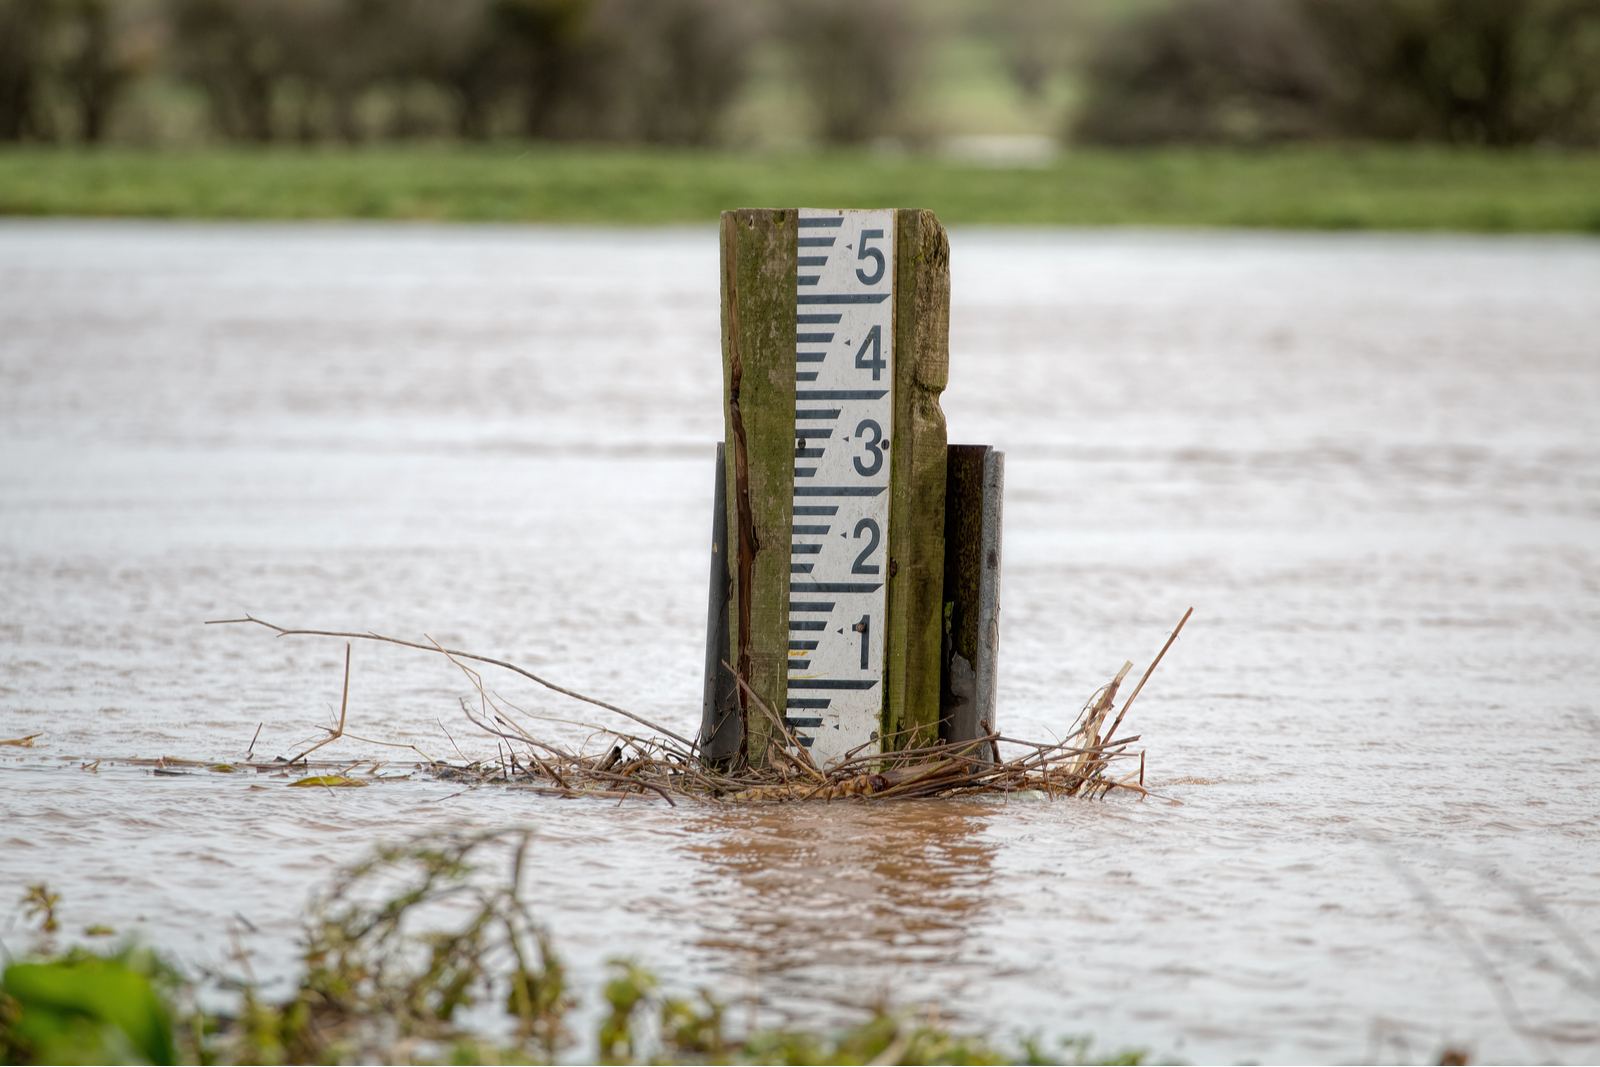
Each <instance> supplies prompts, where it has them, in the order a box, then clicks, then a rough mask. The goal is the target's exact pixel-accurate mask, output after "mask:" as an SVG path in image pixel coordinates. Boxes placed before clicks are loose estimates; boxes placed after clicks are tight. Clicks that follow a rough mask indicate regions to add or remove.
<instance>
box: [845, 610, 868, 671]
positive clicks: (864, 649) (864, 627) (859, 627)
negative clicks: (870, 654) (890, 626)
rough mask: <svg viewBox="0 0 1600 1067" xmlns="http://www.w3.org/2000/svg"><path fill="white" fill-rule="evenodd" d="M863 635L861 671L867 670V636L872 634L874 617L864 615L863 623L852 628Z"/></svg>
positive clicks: (862, 617)
mask: <svg viewBox="0 0 1600 1067" xmlns="http://www.w3.org/2000/svg"><path fill="white" fill-rule="evenodd" d="M850 629H852V630H854V631H855V632H856V633H858V634H860V635H861V669H862V670H866V669H867V635H868V634H870V633H871V632H872V616H871V615H863V616H861V621H860V622H858V623H856V624H855V625H854V626H852V627H850Z"/></svg>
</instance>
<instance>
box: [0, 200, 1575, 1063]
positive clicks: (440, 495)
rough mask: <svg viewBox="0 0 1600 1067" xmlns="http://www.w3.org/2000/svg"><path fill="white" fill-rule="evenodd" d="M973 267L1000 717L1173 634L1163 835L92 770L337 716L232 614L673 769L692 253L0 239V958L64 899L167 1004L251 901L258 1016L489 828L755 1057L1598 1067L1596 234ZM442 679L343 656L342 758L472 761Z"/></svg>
mask: <svg viewBox="0 0 1600 1067" xmlns="http://www.w3.org/2000/svg"><path fill="white" fill-rule="evenodd" d="M952 247H953V265H954V306H953V311H952V323H951V331H952V350H953V357H952V370H951V375H950V388H949V391H948V392H947V394H946V401H945V409H946V412H947V414H948V416H949V423H950V428H951V438H952V440H957V441H975V442H989V443H993V444H996V445H999V446H1001V447H1003V448H1005V449H1006V451H1007V454H1008V468H1009V469H1008V496H1007V500H1006V511H1007V515H1006V518H1007V527H1006V548H1005V551H1006V570H1005V577H1004V590H1003V596H1004V614H1003V632H1004V642H1003V647H1004V656H1003V663H1002V669H1001V677H1000V702H1001V703H1000V707H1001V711H1000V715H1001V719H1002V725H1003V726H1004V727H1005V728H1006V729H1007V730H1008V731H1012V732H1015V733H1017V734H1021V735H1025V736H1044V735H1047V734H1049V733H1050V732H1051V731H1058V732H1059V731H1061V730H1064V729H1065V728H1066V727H1067V725H1068V724H1069V723H1070V722H1071V719H1072V717H1073V714H1074V713H1075V711H1076V710H1077V708H1078V707H1079V705H1080V704H1081V703H1082V701H1083V699H1084V698H1085V697H1087V696H1088V695H1089V693H1090V692H1091V691H1092V690H1093V689H1094V688H1095V687H1096V686H1097V685H1099V684H1100V683H1101V682H1103V681H1105V680H1106V679H1107V678H1108V677H1109V676H1110V675H1111V674H1112V673H1114V672H1115V670H1116V668H1117V667H1118V665H1119V664H1120V663H1121V661H1122V660H1123V659H1124V658H1128V659H1133V660H1135V661H1136V663H1137V664H1139V666H1141V667H1142V666H1143V664H1144V663H1145V662H1146V661H1147V660H1148V658H1149V656H1150V655H1152V654H1153V653H1154V652H1155V650H1156V649H1157V648H1159V646H1160V643H1161V641H1162V639H1163V638H1164V636H1165V633H1166V631H1167V630H1168V628H1170V626H1171V625H1172V624H1173V623H1174V622H1175V621H1176V620H1177V618H1178V616H1179V615H1180V614H1181V613H1182V611H1183V609H1184V608H1185V607H1187V606H1188V605H1191V604H1192V605H1194V606H1195V608H1196V612H1195V617H1194V619H1193V620H1192V621H1191V623H1190V624H1189V627H1188V628H1187V629H1186V630H1185V632H1184V634H1183V636H1182V637H1181V638H1180V640H1179V641H1178V643H1177V645H1176V646H1175V647H1174V649H1173V651H1172V652H1171V653H1170V654H1169V655H1168V658H1167V660H1166V662H1165V663H1164V664H1163V665H1162V667H1161V669H1160V671H1159V672H1158V673H1157V674H1156V676H1155V678H1154V680H1153V681H1152V682H1151V684H1150V686H1149V687H1148V688H1147V689H1146V691H1145V693H1144V695H1143V696H1141V697H1140V699H1139V702H1138V703H1137V704H1136V705H1135V707H1134V711H1133V712H1132V713H1131V719H1132V720H1133V726H1134V727H1135V729H1137V730H1138V731H1139V732H1141V733H1142V734H1143V735H1144V738H1145V742H1144V744H1145V746H1146V747H1147V749H1148V751H1149V779H1150V782H1151V783H1152V785H1153V787H1154V788H1155V789H1156V790H1157V791H1158V792H1159V793H1160V794H1161V796H1162V797H1163V798H1167V799H1156V800H1150V801H1146V802H1143V803H1136V802H1132V801H1130V800H1125V799H1124V800H1112V801H1108V802H1106V803H1099V804H1084V803H1072V802H1058V803H1048V802H1040V801H1030V800H1013V801H1010V802H1007V803H1002V802H997V801H981V802H980V801H963V802H954V803H909V804H898V805H886V806H864V805H858V804H854V803H842V804H833V805H826V806H820V805H809V806H803V807H785V808H773V809H760V810H748V809H746V810H741V809H722V808H717V807H711V806H697V805H692V804H689V805H684V806H681V807H679V808H676V809H668V808H666V807H665V806H663V805H659V804H651V803H644V802H630V803H627V804H625V805H623V806H621V807H617V806H615V805H613V804H610V803H598V802H584V801H560V800H553V799H540V798H535V797H529V796H526V795H517V794H512V793H508V792H506V791H503V790H499V789H494V788H479V789H471V790H463V789H462V788H461V787H459V786H452V785H447V784H442V783H437V782H427V781H407V782H399V783H391V784H386V785H382V786H379V787H373V788H367V789H360V790H342V791H322V790H294V789H288V788H286V787H285V782H284V781H283V780H281V779H274V778H268V777H257V776H248V775H233V776H225V775H216V774H193V775H188V776H181V777H168V776H154V775H152V774H151V773H150V772H149V771H148V770H147V769H144V768H139V767H130V766H127V765H120V764H117V763H115V762H114V761H115V759H116V758H118V757H149V756H157V755H175V756H188V757H197V758H203V759H232V758H237V757H238V756H240V755H241V754H242V753H243V752H244V751H245V749H246V747H247V746H248V745H249V743H250V741H251V738H252V735H253V734H254V733H255V731H256V728H257V724H258V723H264V726H262V728H261V733H260V737H259V739H258V740H257V741H256V747H255V750H256V753H257V754H266V755H276V754H281V753H289V752H292V751H294V750H295V747H296V746H297V744H299V743H301V742H303V741H304V740H305V739H308V738H312V737H314V736H316V731H317V727H318V725H319V724H323V723H326V722H328V721H329V720H330V716H331V714H332V712H333V710H334V709H335V708H336V707H337V702H338V682H339V671H340V666H341V661H342V652H343V650H342V648H341V647H340V646H339V645H338V644H337V643H335V642H317V641H305V642H298V643H291V642H287V641H274V640H272V639H271V638H269V637H267V636H266V635H265V634H262V633H251V632H245V631H243V630H241V629H225V630H219V629H217V628H207V627H204V626H202V625H200V623H201V621H202V620H204V619H206V618H211V617H217V616H223V615H231V614H235V613H238V612H240V611H241V610H249V611H252V612H255V613H257V614H259V615H261V616H263V617H265V618H268V619H272V620H274V621H278V622H282V623H286V624H315V625H319V626H331V627H336V628H353V629H367V628H373V629H380V630H384V631H387V632H391V633H398V634H403V635H408V636H415V635H419V634H423V633H427V634H431V635H433V636H435V637H437V638H439V639H440V640H442V641H445V642H447V643H455V644H457V645H459V646H461V647H466V648H472V649H476V650H479V651H482V652H485V653H489V654H496V655H503V656H506V657H508V658H511V659H513V660H516V661H518V662H520V663H523V664H525V665H527V666H528V667H530V668H532V669H534V670H538V671H542V672H545V673H547V674H549V675H551V676H552V677H554V678H556V679H557V680H559V681H561V682H563V683H565V684H567V685H570V686H572V687H574V688H577V689H579V690H582V691H586V692H591V693H594V694H596V695H598V696H602V697H605V698H607V699H610V700H613V701H616V702H619V703H622V704H624V705H626V706H629V707H631V708H633V709H635V710H638V711H640V712H641V713H643V714H646V715H649V716H652V717H655V718H657V719H659V720H660V721H661V722H663V723H666V724H668V725H669V726H671V727H672V728H674V729H676V730H678V731H679V732H688V731H690V730H692V729H693V726H694V724H695V722H696V720H697V716H698V705H699V694H700V678H699V673H698V672H699V669H700V664H701V662H702V649H703V645H702V641H703V624H704V610H705V589H704V583H705V574H706V558H705V539H706V536H707V532H708V509H709V497H710V491H711V469H710V456H711V443H712V442H713V441H714V440H715V438H716V436H717V435H718V433H719V430H720V414H719V403H720V372H719V369H718V368H719V363H718V349H717V346H718V327H717V315H718V309H717V262H716V255H717V251H716V248H717V246H716V239H715V233H714V231H712V230H710V229H693V230H681V231H670V230H669V231H648V232H644V231H638V232H635V231H586V230H558V229H515V228H508V229H472V228H454V229H452V228H429V227H399V226H331V225H330V226H201V225H179V224H111V223H87V222H85V223H78V222H50V223H6V224H3V225H0V737H14V736H18V735H21V734H28V733H34V732H42V734H43V736H42V737H40V738H39V740H38V742H37V744H36V746H35V747H33V748H31V749H16V748H0V820H3V826H0V940H3V941H4V942H5V944H6V945H7V946H8V947H18V946H20V945H22V944H25V943H26V941H27V935H26V934H25V933H24V932H23V931H22V929H21V928H20V919H19V918H17V915H16V909H15V908H14V906H13V904H12V902H14V901H16V899H17V898H18V897H19V896H20V894H21V891H22V888H23V887H24V886H25V885H26V884H28V883H31V882H34V881H39V880H45V881H48V882H49V883H50V884H51V885H52V886H53V887H54V888H55V889H57V890H58V891H60V892H61V893H62V895H63V897H64V906H63V907H64V915H63V917H64V920H65V922H66V924H67V927H68V928H69V930H76V929H81V928H82V927H83V926H84V925H86V924H88V923H92V922H95V923H109V924H111V925H113V926H115V927H116V928H117V929H118V930H119V931H120V932H122V933H124V934H130V935H136V936H139V937H141V938H144V939H146V940H148V941H151V942H154V943H157V944H159V945H162V946H165V947H167V948H169V949H170V950H171V951H172V952H173V953H175V954H176V955H178V956H179V957H180V958H182V959H184V960H185V961H187V963H188V965H189V966H190V967H191V968H193V969H195V970H196V971H197V972H198V971H200V970H201V969H204V968H213V969H219V970H222V971H227V970H228V969H229V967H230V964H229V963H228V956H229V952H230V944H229V938H228V933H227V931H228V930H229V929H230V928H236V929H243V928H242V927H241V926H240V924H239V919H238V917H240V916H242V917H244V918H247V919H248V920H249V922H250V923H251V924H252V925H253V926H254V928H255V931H256V932H255V933H250V932H248V931H245V932H244V934H243V937H244V940H245V943H246V944H247V945H248V946H249V947H250V949H251V951H252V952H253V953H255V954H256V957H257V960H258V967H259V969H260V970H261V971H262V972H263V973H264V974H267V975H268V976H269V977H270V976H274V975H276V976H281V975H282V974H283V973H285V971H286V970H287V968H289V967H290V965H291V963H292V957H293V938H294V935H295V932H296V926H295V920H296V916H297V914H298V913H299V911H300V909H301V907H302V905H303V903H304V902H305V900H306V898H307V896H308V895H309V894H310V893H311V892H312V890H314V889H315V888H317V887H318V886H320V885H323V884H325V882H326V880H327V879H328V877H329V876H330V874H331V872H332V871H333V870H334V869H335V868H336V867H337V866H338V865H339V864H340V863H342V862H345V861H347V860H349V859H351V858H353V857H356V856H359V855H361V854H362V853H363V852H364V851H365V850H366V849H367V848H369V847H370V846H371V845H372V844H374V843H375V842H379V841H387V840H393V839H396V838H399V837H402V836H404V835H407V834H411V833H437V832H442V831H445V830H447V829H452V828H488V827H495V826H510V825H526V826H530V827H532V828H533V830H534V832H535V835H536V836H535V841H536V846H535V855H536V858H537V862H536V863H535V864H534V866H533V869H532V870H531V871H530V873H529V882H530V884H529V892H530V894H531V895H532V896H533V897H534V899H536V900H537V901H538V904H539V909H540V912H541V914H542V915H543V916H544V917H545V919H546V920H547V921H548V922H549V923H550V924H551V925H552V926H553V927H554V929H555V930H556V939H557V944H558V946H559V947H560V948H561V949H562V950H563V951H564V952H565V954H566V955H567V957H568V959H569V960H570V962H571V963H572V966H573V968H574V970H575V971H576V972H577V975H576V977H577V981H578V984H579V987H580V988H582V989H586V990H593V989H594V988H595V983H596V980H597V978H598V976H599V974H600V973H601V970H602V967H603V964H604V961H605V960H606V959H607V958H609V957H612V956H619V955H626V956H632V957H634V958H637V959H639V960H640V961H642V962H644V963H645V964H647V965H650V966H653V967H655V968H657V969H658V970H660V971H662V972H663V973H664V974H666V975H667V976H668V977H669V979H670V980H671V982H673V983H674V984H676V985H677V986H679V987H688V986H691V985H697V984H706V985H709V986H710V987H712V988H713V989H715V990H717V991H718V992H719V993H721V994H722V995H724V996H725V997H727V998H729V999H731V1000H735V1001H738V1002H739V1003H741V1004H743V1005H745V1006H747V1007H748V1008H749V1009H750V1010H752V1011H754V1012H755V1013H756V1015H757V1017H758V1018H760V1019H762V1020H765V1021H769V1022H778V1021H784V1020H790V1021H803V1022H811V1023H818V1024H828V1023H831V1022H837V1021H838V1020H840V1019H843V1018H847V1017H849V1016H850V1014H851V1013H852V1012H855V1011H857V1010H859V1008H860V1005H862V1004H863V1003H865V1002H867V1001H869V1000H871V999H872V998H873V997H875V996H877V995H879V994H881V993H887V994H889V995H891V996H892V997H893V998H894V999H895V1000H896V1001H898V1002H900V1003H906V1004H927V1003H931V1004H937V1005H938V1006H939V1010H940V1011H941V1012H942V1013H944V1015H945V1016H946V1017H947V1018H950V1019H952V1020H954V1021H956V1022H958V1023H959V1024H961V1025H965V1026H973V1027H978V1028H984V1029H987V1030H990V1031H991V1032H993V1033H995V1034H996V1035H998V1036H1002V1037H1004V1036H1007V1035H1016V1034H1023V1033H1039V1034H1044V1035H1047V1036H1053V1035H1061V1034H1075V1033H1090V1034H1092V1035H1094V1037H1095V1038H1096V1040H1097V1042H1098V1045H1099V1047H1101V1048H1115V1047H1122V1046H1140V1047H1144V1048H1148V1049H1151V1050H1153V1051H1154V1052H1155V1053H1156V1054H1157V1055H1159V1056H1177V1057H1183V1058H1188V1059H1198V1060H1209V1059H1223V1060H1243V1059H1281V1060H1293V1061H1302V1060H1339V1061H1347V1060H1358V1059H1363V1058H1380V1059H1389V1058H1399V1059H1424V1058H1427V1057H1430V1056H1435V1055H1437V1052H1438V1050H1439V1049H1440V1048H1441V1047H1442V1046H1444V1045H1446V1044H1453V1045H1458V1046H1463V1047H1466V1048H1468V1049H1470V1050H1471V1051H1473V1053H1474V1054H1475V1055H1476V1056H1478V1057H1480V1058H1486V1059H1497V1058H1498V1059H1506V1058H1513V1059H1514V1058H1535V1059H1561V1060H1568V1061H1584V1060H1593V1059H1594V1058H1596V1057H1600V1023H1597V1022H1596V1020H1597V1019H1600V1010H1597V1009H1600V961H1597V957H1596V955H1595V952H1596V950H1597V949H1600V800H1597V787H1600V713H1597V703H1600V657H1597V655H1596V651H1595V645H1596V639H1597V637H1600V432H1597V431H1600V416H1597V414H1596V413H1597V412H1600V244H1597V243H1596V242H1594V241H1583V240H1565V239H1477V238H1456V237H1427V238H1422V237H1395V236H1286V235H1232V234H1194V235H1190V234H1170V233H1116V234H1101V233H1082V232H985V231H963V230H958V231H956V232H955V233H954V234H953V235H952ZM500 688H501V689H502V691H503V692H505V693H506V694H507V695H508V696H509V697H511V698H512V699H514V700H516V701H517V702H518V703H519V704H521V705H522V706H523V707H525V708H526V709H528V710H529V711H530V712H535V713H540V714H550V715H555V716H574V715H576V716H577V717H581V718H593V717H597V716H590V715H587V714H583V710H584V709H582V708H581V707H579V706H575V705H573V704H571V703H568V702H563V701H561V700H560V699H558V698H556V697H554V696H553V695H551V694H548V693H545V692H541V691H538V690H532V689H528V688H526V687H523V686H520V685H518V684H516V683H515V682H514V680H512V679H504V680H502V684H501V686H500ZM469 693H470V690H469V688H468V687H467V686H466V684H465V683H464V681H463V680H462V679H461V678H460V676H459V675H456V674H454V673H453V672H452V671H451V669H450V668H449V667H448V666H447V665H445V664H442V663H440V662H437V661H435V660H433V659H431V658H429V657H427V656H424V655H421V654H416V653H405V652H402V651H400V650H395V649H385V648H379V647H374V646H368V647H357V648H356V650H355V656H354V677H353V684H352V696H351V707H350V714H351V729H352V730H353V731H355V732H358V733H360V734H361V735H363V736H364V737H368V738H374V739H378V740H383V741H390V742H402V743H407V744H415V745H417V746H419V747H421V748H422V749H424V750H426V751H428V752H429V753H430V754H432V755H439V756H447V757H451V758H457V757H456V747H457V746H459V748H460V749H461V750H462V751H464V752H465V753H467V754H468V755H471V756H479V755H484V754H486V753H490V752H492V751H493V745H492V744H490V743H489V742H488V741H487V740H485V739H483V738H481V737H479V736H474V734H473V732H472V730H471V728H470V727H469V726H468V725H467V724H466V723H465V722H464V720H463V719H462V716H461V713H460V709H459V704H458V701H459V700H460V699H461V698H462V697H463V696H465V695H468V694H469ZM545 725H546V726H547V727H548V729H550V730H551V731H553V732H556V733H561V732H562V731H566V734H565V735H564V736H572V735H573V731H574V728H572V727H567V726H562V725H560V724H554V723H550V724H545ZM579 736H580V739H581V735H579ZM589 743H593V744H601V743H603V740H601V739H599V738H595V739H592V740H591V741H590V742H589ZM336 751H337V752H338V753H339V754H341V755H346V756H349V757H351V758H355V757H358V756H364V755H376V756H383V757H386V758H396V756H397V753H396V751H395V750H393V749H383V748H377V747H375V746H373V745H371V744H367V743H364V742H360V741H354V740H346V741H343V742H341V743H340V744H339V745H338V746H337V749H336ZM94 759H103V760H106V761H107V762H105V763H103V764H102V765H101V766H100V768H99V770H98V771H96V772H90V771H86V770H83V769H81V767H80V765H81V764H82V763H84V762H85V761H89V760H94ZM1417 885H1421V886H1424V887H1426V893H1425V894H1419V892H1418V891H1417V889H1416V886H1417Z"/></svg>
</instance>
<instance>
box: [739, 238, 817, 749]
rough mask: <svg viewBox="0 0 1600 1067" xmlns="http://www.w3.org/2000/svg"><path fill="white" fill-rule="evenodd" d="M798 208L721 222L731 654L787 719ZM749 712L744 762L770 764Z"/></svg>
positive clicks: (762, 723)
mask: <svg viewBox="0 0 1600 1067" xmlns="http://www.w3.org/2000/svg"><path fill="white" fill-rule="evenodd" d="M797 220H798V212H796V211H793V210H783V211H772V210H741V211H725V212H723V214H722V374H723V413H724V418H725V422H726V437H725V441H726V459H725V462H726V479H727V482H726V484H727V496H728V520H727V521H728V547H729V549H730V550H731V554H730V562H731V564H732V565H731V566H730V567H729V572H730V578H731V583H730V589H729V598H728V632H729V635H730V637H729V647H730V650H731V651H732V653H733V655H734V657H735V659H734V661H733V664H734V666H735V667H736V668H737V670H738V671H739V674H740V675H741V676H742V677H743V678H744V679H745V682H746V683H747V684H748V685H749V686H750V688H751V690H752V691H754V692H755V693H756V694H757V695H758V696H759V697H760V698H761V700H762V701H764V702H765V703H766V705H767V706H768V707H769V708H771V709H772V710H773V711H774V712H775V713H776V714H778V715H782V714H783V709H784V704H785V691H786V681H787V670H788V636H789V632H788V631H789V537H790V530H789V528H790V525H791V522H792V520H793V514H794V507H793V497H792V492H793V482H792V479H793V468H794V403H795V376H794V358H795V355H794V354H795V300H794V285H795V283H794V271H795V248H796V245H795V231H796V228H797V227H796V223H797ZM747 701H748V698H742V699H741V704H744V705H745V708H744V720H745V730H744V758H746V759H747V760H749V761H750V762H751V763H754V764H758V765H759V764H762V763H764V762H765V761H766V755H767V746H768V743H769V741H770V739H771V737H772V735H773V733H774V732H775V728H774V726H773V724H772V722H771V720H770V719H769V718H768V716H766V715H764V714H762V713H761V712H759V711H757V710H756V709H755V708H753V707H750V706H748V703H747Z"/></svg>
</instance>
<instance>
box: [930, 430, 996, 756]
mask: <svg viewBox="0 0 1600 1067" xmlns="http://www.w3.org/2000/svg"><path fill="white" fill-rule="evenodd" d="M1004 487H1005V454H1004V453H1002V452H1000V451H998V450H997V449H993V448H990V447H989V446H988V445H951V446H950V451H949V474H948V476H947V478H946V484H945V527H944V531H945V563H944V613H945V618H944V625H945V637H944V644H945V648H944V656H945V662H944V715H943V718H942V719H941V720H940V723H939V739H940V740H941V741H954V742H960V741H970V740H972V739H973V738H976V737H982V736H984V735H985V734H987V733H989V732H990V731H991V730H993V729H994V728H995V727H996V726H998V725H999V724H998V722H997V721H996V718H995V681H996V677H995V668H996V667H997V665H998V662H999V654H1000V523H1001V512H1000V505H1001V495H1002V493H1003V491H1004Z"/></svg>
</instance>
